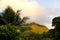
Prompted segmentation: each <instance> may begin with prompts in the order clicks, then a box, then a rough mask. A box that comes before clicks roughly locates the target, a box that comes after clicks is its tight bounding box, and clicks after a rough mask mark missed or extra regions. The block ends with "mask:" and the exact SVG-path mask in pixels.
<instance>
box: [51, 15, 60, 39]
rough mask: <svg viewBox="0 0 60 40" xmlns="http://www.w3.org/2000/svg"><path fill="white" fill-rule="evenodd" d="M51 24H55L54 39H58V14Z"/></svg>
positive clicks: (59, 20) (59, 31)
mask: <svg viewBox="0 0 60 40" xmlns="http://www.w3.org/2000/svg"><path fill="white" fill-rule="evenodd" d="M52 26H55V30H54V31H55V40H60V16H59V17H55V18H53V20H52Z"/></svg>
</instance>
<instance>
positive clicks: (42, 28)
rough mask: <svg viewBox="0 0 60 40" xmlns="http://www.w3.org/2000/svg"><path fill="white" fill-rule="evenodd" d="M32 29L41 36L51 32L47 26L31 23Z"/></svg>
mask: <svg viewBox="0 0 60 40" xmlns="http://www.w3.org/2000/svg"><path fill="white" fill-rule="evenodd" d="M30 27H31V28H32V30H31V31H33V32H35V33H38V34H41V33H44V32H48V31H49V30H48V28H47V27H46V26H43V25H38V24H35V23H31V24H30Z"/></svg>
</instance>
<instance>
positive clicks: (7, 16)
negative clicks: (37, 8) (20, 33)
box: [0, 6, 28, 26]
mask: <svg viewBox="0 0 60 40" xmlns="http://www.w3.org/2000/svg"><path fill="white" fill-rule="evenodd" d="M1 14H2V16H1V15H0V16H1V17H2V19H4V21H5V22H6V24H12V25H18V26H20V25H23V24H24V23H25V22H26V20H27V19H28V17H23V19H22V18H21V17H20V10H17V12H15V11H14V10H13V9H12V8H11V7H9V6H8V7H7V8H6V9H5V10H4V11H3V12H2V13H1Z"/></svg>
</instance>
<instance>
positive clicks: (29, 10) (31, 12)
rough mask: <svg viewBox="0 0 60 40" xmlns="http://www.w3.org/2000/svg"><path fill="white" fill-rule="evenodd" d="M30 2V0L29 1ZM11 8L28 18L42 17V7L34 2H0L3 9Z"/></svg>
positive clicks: (17, 0)
mask: <svg viewBox="0 0 60 40" xmlns="http://www.w3.org/2000/svg"><path fill="white" fill-rule="evenodd" d="M30 1H31V0H30ZM8 5H9V6H11V7H12V8H13V9H14V10H15V11H16V10H18V9H21V10H22V12H21V14H22V16H29V17H33V18H38V16H42V15H43V13H42V7H41V6H39V4H38V3H37V2H36V1H31V2H29V0H1V2H0V6H1V7H2V8H3V9H5V8H6V7H7V6H8Z"/></svg>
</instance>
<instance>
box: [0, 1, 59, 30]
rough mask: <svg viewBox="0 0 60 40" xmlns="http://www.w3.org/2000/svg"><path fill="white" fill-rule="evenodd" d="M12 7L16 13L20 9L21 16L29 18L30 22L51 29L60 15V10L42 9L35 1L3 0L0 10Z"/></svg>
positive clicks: (0, 3)
mask: <svg viewBox="0 0 60 40" xmlns="http://www.w3.org/2000/svg"><path fill="white" fill-rule="evenodd" d="M8 5H9V6H11V7H12V8H13V9H14V10H15V11H16V10H18V9H20V10H22V11H21V16H22V17H24V16H28V17H29V18H30V20H29V22H36V23H38V24H43V25H46V26H47V27H48V28H49V29H51V28H52V27H51V23H52V19H53V18H54V17H55V16H59V15H60V9H59V8H53V7H52V8H42V7H41V6H40V5H39V4H38V3H37V2H36V1H35V0H1V1H0V8H2V9H5V8H6V7H7V6H8Z"/></svg>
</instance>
